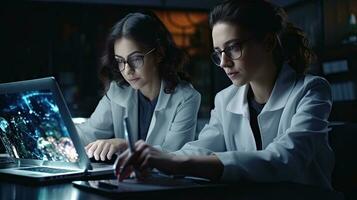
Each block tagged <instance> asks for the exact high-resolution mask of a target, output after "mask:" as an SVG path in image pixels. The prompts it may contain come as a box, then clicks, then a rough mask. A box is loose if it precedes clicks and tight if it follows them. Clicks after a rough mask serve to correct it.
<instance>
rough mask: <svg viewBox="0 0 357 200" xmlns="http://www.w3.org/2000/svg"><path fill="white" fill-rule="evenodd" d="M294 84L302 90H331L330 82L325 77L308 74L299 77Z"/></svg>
mask: <svg viewBox="0 0 357 200" xmlns="http://www.w3.org/2000/svg"><path fill="white" fill-rule="evenodd" d="M296 86H297V87H298V88H299V89H300V90H302V91H309V90H318V91H320V92H330V90H331V88H330V84H329V82H328V81H327V80H326V79H325V78H323V77H320V76H315V75H310V74H307V75H304V76H301V77H299V78H298V80H297V84H296Z"/></svg>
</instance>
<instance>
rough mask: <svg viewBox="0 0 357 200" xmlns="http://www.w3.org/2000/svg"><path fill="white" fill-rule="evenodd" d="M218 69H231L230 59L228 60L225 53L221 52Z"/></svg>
mask: <svg viewBox="0 0 357 200" xmlns="http://www.w3.org/2000/svg"><path fill="white" fill-rule="evenodd" d="M219 66H220V67H222V68H224V67H232V66H233V65H232V59H230V58H229V57H228V56H227V55H226V53H225V52H222V56H221V63H220V64H219Z"/></svg>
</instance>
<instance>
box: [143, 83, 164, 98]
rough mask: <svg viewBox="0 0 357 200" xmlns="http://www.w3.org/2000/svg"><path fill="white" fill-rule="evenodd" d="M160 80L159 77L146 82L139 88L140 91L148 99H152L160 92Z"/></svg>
mask: <svg viewBox="0 0 357 200" xmlns="http://www.w3.org/2000/svg"><path fill="white" fill-rule="evenodd" d="M160 87H161V81H160V79H155V80H153V81H152V82H151V83H149V84H147V85H146V86H144V87H143V88H140V89H139V90H140V92H141V93H142V94H143V95H144V96H145V97H146V98H148V99H149V100H150V101H153V100H154V99H155V98H156V97H157V96H159V94H160Z"/></svg>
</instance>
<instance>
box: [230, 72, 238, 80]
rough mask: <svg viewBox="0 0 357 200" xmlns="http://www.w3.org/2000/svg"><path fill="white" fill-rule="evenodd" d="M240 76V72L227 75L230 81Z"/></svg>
mask: <svg viewBox="0 0 357 200" xmlns="http://www.w3.org/2000/svg"><path fill="white" fill-rule="evenodd" d="M238 74H239V72H229V73H227V75H228V77H229V78H230V79H234V78H235V77H236V76H237V75H238Z"/></svg>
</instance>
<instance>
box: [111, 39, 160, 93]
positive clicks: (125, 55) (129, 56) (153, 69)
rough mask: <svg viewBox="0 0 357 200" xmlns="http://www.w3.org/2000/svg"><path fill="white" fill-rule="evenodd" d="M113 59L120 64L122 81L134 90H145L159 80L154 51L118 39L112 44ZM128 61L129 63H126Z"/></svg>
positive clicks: (126, 40) (132, 42) (133, 42)
mask: <svg viewBox="0 0 357 200" xmlns="http://www.w3.org/2000/svg"><path fill="white" fill-rule="evenodd" d="M114 54H115V59H116V60H117V63H118V61H119V62H121V64H120V65H122V67H123V68H124V69H123V68H121V70H120V69H119V65H117V67H118V69H119V70H120V72H121V74H122V76H123V77H124V79H125V80H126V81H127V82H128V83H129V84H130V86H131V87H132V88H134V89H138V90H141V89H145V87H148V86H149V85H150V84H151V83H153V82H154V81H157V80H158V79H159V72H158V67H157V66H158V61H157V60H158V59H157V58H156V56H155V55H156V54H155V49H145V48H143V47H142V46H140V45H139V44H138V43H137V42H135V41H134V40H131V39H128V38H125V37H123V38H120V39H118V40H116V41H115V43H114ZM128 61H129V63H127V62H128Z"/></svg>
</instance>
